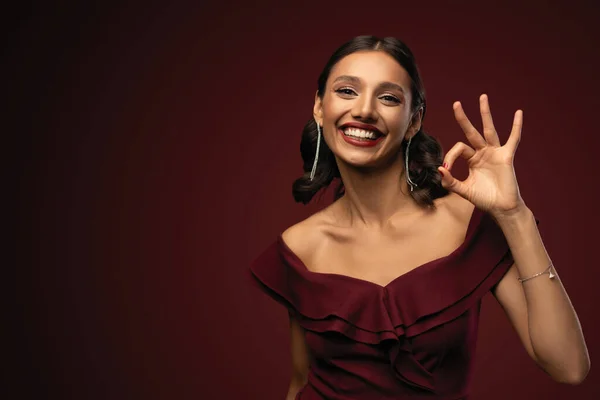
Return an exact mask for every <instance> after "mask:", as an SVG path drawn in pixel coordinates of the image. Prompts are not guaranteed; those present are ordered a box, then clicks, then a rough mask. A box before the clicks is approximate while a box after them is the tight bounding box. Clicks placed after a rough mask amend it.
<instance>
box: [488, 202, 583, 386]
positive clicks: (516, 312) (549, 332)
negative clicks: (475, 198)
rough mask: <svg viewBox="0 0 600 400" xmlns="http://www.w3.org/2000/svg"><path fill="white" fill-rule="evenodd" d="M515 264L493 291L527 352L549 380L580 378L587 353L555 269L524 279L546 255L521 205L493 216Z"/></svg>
mask: <svg viewBox="0 0 600 400" xmlns="http://www.w3.org/2000/svg"><path fill="white" fill-rule="evenodd" d="M496 222H497V223H498V225H499V226H500V228H501V229H502V231H503V233H504V236H505V237H506V240H507V242H508V245H509V247H510V250H511V253H512V256H513V259H514V261H515V264H514V265H513V266H512V267H511V269H510V270H509V272H508V273H507V274H506V275H505V276H504V278H503V279H502V280H501V281H500V283H498V285H497V286H496V288H495V289H494V295H495V297H496V299H497V300H498V302H499V303H500V305H501V306H502V308H503V309H504V310H505V312H506V314H507V315H508V317H509V319H510V321H511V322H512V324H513V326H514V327H515V330H516V331H517V333H518V335H519V337H520V338H521V341H522V342H523V344H524V346H525V348H526V350H527V352H528V353H529V355H530V356H531V357H532V358H533V359H534V360H535V362H536V363H537V364H538V365H539V366H540V367H541V368H542V369H543V370H544V371H546V372H547V373H548V374H549V375H550V376H551V377H552V378H553V379H554V380H556V381H558V382H563V383H569V384H579V383H581V382H582V381H583V380H584V379H585V377H586V375H587V373H588V371H589V369H590V359H589V354H588V351H587V347H586V344H585V340H584V337H583V333H582V331H581V326H580V324H579V320H578V318H577V314H576V313H575V310H574V309H573V306H572V305H571V301H570V300H569V296H568V295H567V292H566V291H565V288H564V287H563V285H562V283H561V281H560V278H559V277H558V274H556V271H555V270H554V269H552V271H553V273H555V274H556V277H555V278H554V279H549V277H548V274H544V275H541V276H538V277H536V278H534V279H530V280H527V281H526V282H522V283H521V282H519V281H518V280H517V278H519V277H521V278H526V277H529V276H532V275H534V274H536V273H538V272H541V271H544V270H546V269H547V268H548V266H549V265H550V262H551V260H550V259H549V257H548V254H547V253H546V249H545V247H544V244H543V242H542V239H541V237H540V234H539V231H538V228H537V225H536V223H535V219H534V217H533V214H532V212H531V210H529V209H528V208H527V207H523V208H521V209H519V210H518V211H516V212H514V213H512V214H510V215H509V216H502V217H496Z"/></svg>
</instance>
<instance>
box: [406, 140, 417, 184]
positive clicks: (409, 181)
mask: <svg viewBox="0 0 600 400" xmlns="http://www.w3.org/2000/svg"><path fill="white" fill-rule="evenodd" d="M411 140H412V137H411V138H410V139H408V144H407V145H406V154H405V155H404V161H405V168H404V170H405V172H406V181H407V182H408V184H409V185H410V191H411V192H412V191H413V189H414V187H415V186H417V184H416V183H414V182H413V181H412V180H411V179H410V176H409V171H408V148H409V147H410V141H411Z"/></svg>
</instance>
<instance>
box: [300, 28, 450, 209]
mask: <svg viewBox="0 0 600 400" xmlns="http://www.w3.org/2000/svg"><path fill="white" fill-rule="evenodd" d="M364 50H375V51H383V52H385V53H387V54H389V55H390V56H392V57H393V58H394V59H395V60H396V61H397V62H398V63H399V64H400V65H401V66H402V67H403V68H404V69H405V70H406V72H407V73H408V75H409V76H410V78H411V80H412V84H411V94H412V96H411V97H412V103H411V109H412V110H413V111H414V110H417V109H419V108H422V109H423V115H422V118H425V111H426V109H427V103H426V99H425V89H424V87H423V82H422V81H421V76H420V74H419V70H418V68H417V64H416V61H415V58H414V56H413V54H412V52H411V50H410V49H409V48H408V46H407V45H406V44H404V43H403V42H401V41H400V40H398V39H396V38H393V37H386V38H383V39H381V38H378V37H376V36H358V37H355V38H354V39H352V40H350V41H348V42H346V43H344V44H343V45H342V46H340V47H339V48H338V49H337V50H336V51H335V52H334V53H333V55H332V56H331V58H330V59H329V61H328V62H327V64H326V65H325V68H324V69H323V71H322V72H321V75H319V79H318V81H317V95H318V96H319V97H320V98H321V99H323V96H324V94H325V85H326V83H327V79H328V78H329V74H330V73H331V69H332V68H333V67H334V66H335V65H336V64H337V63H338V62H339V61H340V60H341V59H342V58H344V57H346V56H347V55H349V54H352V53H355V52H357V51H364ZM317 135H318V132H317V124H316V122H315V120H314V119H313V118H311V119H310V120H309V121H308V122H307V123H306V125H305V126H304V129H303V131H302V139H301V141H300V153H301V155H302V160H303V161H304V165H303V169H304V174H303V175H302V176H301V177H300V178H298V179H296V180H295V181H294V184H293V185H292V194H293V196H294V200H296V202H300V203H303V204H307V203H309V202H310V201H311V199H312V198H313V197H314V195H315V194H317V192H319V191H320V190H321V189H324V188H326V187H328V186H329V185H330V184H331V182H332V181H333V180H334V179H336V178H341V177H340V171H339V169H338V167H337V163H336V160H335V156H334V154H333V152H332V151H331V149H329V147H328V146H327V143H325V141H324V140H321V144H320V148H319V162H318V164H317V169H316V171H315V176H314V178H313V179H312V180H311V179H310V171H311V169H312V165H313V162H314V159H315V156H316V149H317ZM407 145H408V141H407V140H404V141H403V142H402V146H401V154H402V155H401V156H402V157H404V154H405V152H406V146H407ZM442 161H443V150H442V146H441V144H440V143H439V141H438V140H437V139H436V138H434V137H433V136H430V135H428V134H427V133H425V132H424V131H423V128H422V127H421V129H419V131H418V132H417V133H416V134H415V135H414V136H413V138H412V140H411V143H410V149H409V165H408V170H409V171H408V172H409V174H410V178H411V180H412V181H413V182H414V183H415V184H416V185H417V186H416V187H415V188H414V190H413V191H411V192H410V195H411V196H412V197H413V199H414V200H415V201H416V202H417V203H418V204H420V205H423V206H428V207H434V203H433V200H435V199H437V198H440V197H443V196H445V195H447V194H448V190H447V189H445V188H443V187H442V185H441V176H440V173H439V172H438V170H437V168H438V167H439V166H440V165H442ZM405 173H406V171H404V172H403V174H402V175H404V174H405ZM343 194H344V184H343V182H342V181H341V179H340V182H339V185H338V186H337V187H336V189H335V193H334V197H335V199H336V200H337V199H338V198H340V197H341V196H342V195H343Z"/></svg>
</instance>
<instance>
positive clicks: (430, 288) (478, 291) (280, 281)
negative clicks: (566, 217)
mask: <svg viewBox="0 0 600 400" xmlns="http://www.w3.org/2000/svg"><path fill="white" fill-rule="evenodd" d="M536 221H537V220H536ZM513 262H514V261H513V258H512V256H511V254H510V249H509V247H508V243H507V242H506V239H505V238H504V234H503V233H502V231H501V229H500V228H499V227H498V225H497V224H496V223H495V221H494V220H493V219H492V217H491V216H490V215H489V214H487V213H485V212H483V211H481V210H479V209H477V208H476V209H475V210H474V211H473V214H472V216H471V220H470V222H469V227H468V229H467V235H466V237H465V240H464V242H463V243H462V244H461V245H460V246H459V247H458V248H457V249H456V250H455V251H453V252H452V253H451V254H449V255H447V256H445V257H442V258H439V259H436V260H433V261H430V262H428V263H426V264H423V265H421V266H419V267H417V268H416V269H413V270H412V271H409V272H408V273H405V274H403V275H401V276H399V277H398V278H396V279H394V280H393V281H392V282H390V283H389V284H388V285H386V286H380V285H378V284H375V283H372V282H369V281H365V280H361V279H357V278H352V277H349V276H344V275H339V274H330V273H315V272H311V271H309V270H308V269H307V268H306V266H305V265H304V264H303V263H302V261H301V260H300V259H299V258H298V257H297V256H296V255H295V254H294V253H293V252H292V251H291V250H290V249H289V248H288V247H287V245H286V244H285V242H284V241H283V239H282V238H281V235H280V236H279V237H278V238H277V240H276V241H275V242H274V243H272V244H271V245H270V246H269V247H268V248H267V249H266V250H265V251H264V252H263V253H262V254H261V255H260V256H259V257H258V258H257V259H256V260H254V262H253V263H252V264H251V266H250V272H251V274H252V276H253V277H254V281H255V282H256V283H257V284H258V285H259V287H260V288H261V289H262V290H263V291H265V292H266V293H267V294H268V295H270V296H271V297H272V298H274V299H275V300H276V301H278V302H279V303H281V304H283V305H284V306H285V307H287V308H288V309H289V310H290V312H291V313H292V314H293V315H294V316H295V318H297V319H298V321H299V323H300V325H301V326H302V327H303V328H304V329H306V330H309V331H313V332H337V333H339V334H342V335H344V336H346V337H348V338H350V339H352V340H354V341H356V342H360V343H364V344H370V345H376V344H379V343H382V342H384V341H393V342H396V343H391V347H390V349H391V350H390V354H389V356H390V362H391V364H392V366H393V367H394V370H395V372H396V375H397V377H398V378H399V379H401V380H403V381H404V382H406V383H408V384H410V385H413V386H417V387H419V388H422V389H425V390H428V391H434V385H433V378H432V376H431V374H430V373H429V372H428V371H427V370H425V369H424V368H423V367H422V366H421V365H420V364H419V363H418V362H417V361H416V360H415V359H414V358H413V357H412V356H411V349H410V345H409V344H408V341H407V340H406V339H407V338H411V337H413V336H416V335H419V334H421V333H423V332H425V331H427V330H430V329H432V328H435V327H437V326H439V325H442V324H444V323H446V322H449V321H451V320H453V319H455V318H458V317H459V316H461V315H462V314H463V313H465V312H466V311H468V310H469V309H471V308H472V307H473V306H474V305H475V304H476V303H477V302H479V301H480V300H481V298H482V297H483V296H484V295H485V294H486V293H487V292H488V291H490V289H492V288H493V287H494V285H496V284H497V283H498V282H499V281H500V280H501V279H502V277H503V276H504V274H505V273H506V272H507V271H508V269H509V268H510V266H511V265H512V264H513Z"/></svg>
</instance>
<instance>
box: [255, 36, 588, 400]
mask: <svg viewBox="0 0 600 400" xmlns="http://www.w3.org/2000/svg"><path fill="white" fill-rule="evenodd" d="M453 110H454V114H455V117H456V120H457V122H458V123H459V125H460V126H461V128H462V129H463V131H464V133H465V137H466V139H467V141H468V142H469V144H470V145H467V144H465V143H463V142H459V143H457V144H456V145H455V146H453V147H452V148H451V149H450V150H449V151H448V153H447V154H446V155H445V156H443V155H442V150H441V147H440V145H439V143H438V142H437V140H436V139H434V138H433V137H431V136H429V135H427V134H426V133H425V132H424V131H423V129H422V124H423V118H424V116H425V111H426V101H425V94H424V89H423V85H422V83H421V78H420V76H419V72H418V69H417V66H416V62H415V60H414V57H413V55H412V53H411V51H410V50H409V49H408V47H406V45H404V44H403V43H402V42H400V41H399V40H397V39H394V38H384V39H379V38H376V37H373V36H361V37H357V38H355V39H353V40H351V41H350V42H348V43H346V44H344V45H343V46H342V47H340V48H339V49H338V50H337V51H336V52H335V53H334V54H333V56H332V57H331V59H330V60H329V62H328V63H327V65H326V66H325V69H324V71H323V72H322V74H321V76H320V77H319V80H318V86H317V92H316V95H315V102H314V106H313V118H312V119H311V120H310V121H309V123H308V124H307V125H306V126H305V128H304V132H303V134H302V142H301V152H302V157H303V159H304V174H303V176H302V177H300V178H299V179H298V180H296V182H295V183H294V186H293V194H294V198H295V199H296V200H297V201H300V202H303V203H308V202H309V201H310V200H311V199H312V197H313V196H314V195H315V193H317V192H318V191H319V190H321V189H323V188H326V187H327V186H329V185H330V184H331V183H332V181H333V180H334V179H335V178H338V179H339V180H340V186H339V187H338V190H337V192H336V200H335V201H334V202H333V203H332V204H331V205H329V206H328V207H326V208H325V209H323V210H322V211H319V212H317V213H315V214H314V215H312V216H310V217H309V218H307V219H305V220H304V221H301V222H299V223H297V224H295V225H293V226H291V227H290V228H288V229H286V230H285V232H283V233H282V234H281V235H278V236H277V238H276V239H275V240H274V242H273V243H272V244H271V246H269V247H268V248H267V249H266V250H265V251H264V252H263V253H262V254H261V255H260V256H259V257H258V258H257V259H256V260H255V261H254V262H253V263H252V265H251V267H250V272H251V275H252V277H253V281H254V282H255V283H256V284H257V285H258V287H259V288H260V289H262V290H263V291H264V292H266V293H267V294H268V295H270V296H271V297H273V298H274V299H275V300H277V301H278V302H280V303H281V304H283V305H284V306H285V307H286V308H287V309H288V311H289V316H290V327H291V345H292V364H293V365H292V368H293V375H292V382H291V383H290V388H289V391H288V394H287V398H288V399H304V400H310V399H338V400H345V399H408V398H410V399H434V398H435V399H466V398H468V396H469V392H470V384H471V377H472V372H473V365H474V357H473V354H474V350H475V343H476V338H477V326H478V322H479V310H480V304H481V299H482V298H483V296H484V295H485V294H486V293H488V292H492V293H493V294H494V295H495V297H496V299H497V300H498V302H499V303H500V305H501V306H502V307H503V309H504V310H505V312H506V315H507V317H508V320H509V321H510V323H512V325H513V327H514V328H515V330H516V332H517V333H518V335H519V337H520V339H521V341H522V343H523V346H524V347H525V349H526V350H527V352H528V354H529V355H530V356H531V358H532V359H533V360H534V361H535V362H536V363H537V364H538V365H539V366H540V367H541V368H542V369H543V370H544V371H545V372H547V373H548V374H549V375H550V376H551V377H552V378H553V379H555V380H556V381H559V382H564V383H570V384H577V383H580V382H581V381H582V380H583V379H584V378H585V376H586V375H587V372H588V370H589V364H590V362H589V356H588V352H587V348H586V345H585V341H584V338H583V334H582V333H581V327H580V325H579V321H578V319H577V316H576V314H575V311H574V309H573V307H572V306H571V303H570V301H569V298H568V296H567V294H566V292H565V290H564V287H563V286H562V283H561V281H560V279H559V278H558V274H557V272H556V269H555V268H554V265H553V263H552V262H551V260H550V258H549V256H548V254H547V252H546V250H545V248H544V244H543V242H542V240H541V237H540V234H539V231H538V229H537V220H536V219H535V218H534V216H533V213H532V212H531V210H530V209H529V208H528V207H527V206H526V205H525V202H524V200H523V199H522V198H521V195H520V192H519V188H518V185H517V181H516V178H515V172H514V168H513V160H514V155H515V152H516V149H517V146H518V143H519V140H520V137H521V126H522V121H523V113H522V111H520V110H519V111H517V112H516V113H515V117H514V121H513V129H512V131H511V133H510V137H509V139H508V140H507V142H506V143H505V144H504V145H503V146H502V145H501V144H500V140H499V138H498V134H497V133H496V130H495V128H494V124H493V122H492V118H491V112H490V108H489V103H488V98H487V96H486V95H482V96H481V98H480V111H481V118H482V121H483V128H484V129H483V135H482V134H480V133H479V132H478V131H477V130H476V129H475V128H474V127H473V125H472V124H471V122H470V121H469V119H468V118H467V117H466V115H465V113H464V111H463V109H462V106H461V104H460V103H459V102H456V103H455V104H454V105H453ZM458 157H462V158H463V159H465V160H466V162H467V164H468V167H469V176H468V177H467V179H466V180H465V181H459V180H457V179H455V178H454V177H453V176H452V173H451V172H450V171H451V169H452V166H453V164H454V162H455V161H456V159H457V158H458Z"/></svg>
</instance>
